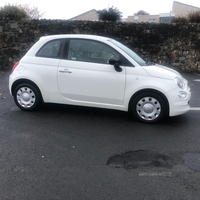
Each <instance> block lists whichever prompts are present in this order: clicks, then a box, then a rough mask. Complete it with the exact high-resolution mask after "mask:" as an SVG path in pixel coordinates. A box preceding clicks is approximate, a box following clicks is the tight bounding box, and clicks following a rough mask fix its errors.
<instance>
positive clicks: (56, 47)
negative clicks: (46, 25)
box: [36, 40, 61, 58]
mask: <svg viewBox="0 0 200 200" xmlns="http://www.w3.org/2000/svg"><path fill="white" fill-rule="evenodd" d="M36 56H37V57H47V58H60V56H61V40H52V41H50V42H47V43H46V44H44V45H43V46H42V48H40V50H39V51H38V52H37V54H36Z"/></svg>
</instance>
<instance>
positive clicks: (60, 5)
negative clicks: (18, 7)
mask: <svg viewBox="0 0 200 200" xmlns="http://www.w3.org/2000/svg"><path fill="white" fill-rule="evenodd" d="M177 1H178V2H181V3H185V4H188V5H192V6H196V7H199V8H200V0H177ZM8 3H10V4H15V3H17V4H29V5H30V7H37V8H38V9H39V10H40V11H41V12H44V16H43V18H46V19H70V18H72V17H75V16H77V15H79V14H82V13H84V12H87V11H89V10H92V9H95V10H102V9H104V8H108V7H112V6H113V7H116V8H117V9H118V10H119V11H121V12H122V13H123V18H126V17H127V16H131V15H133V14H134V13H136V12H137V11H139V10H144V11H146V12H148V13H149V14H151V15H154V14H160V13H169V12H170V11H171V9H172V5H173V0H124V1H123V0H109V1H108V0H70V1H67V0H54V1H44V0H1V1H0V7H2V6H4V5H5V4H8Z"/></svg>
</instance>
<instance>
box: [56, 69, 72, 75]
mask: <svg viewBox="0 0 200 200" xmlns="http://www.w3.org/2000/svg"><path fill="white" fill-rule="evenodd" d="M59 72H61V73H68V74H71V73H72V72H71V71H69V70H68V69H60V70H59Z"/></svg>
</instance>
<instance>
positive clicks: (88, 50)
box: [67, 39, 120, 64]
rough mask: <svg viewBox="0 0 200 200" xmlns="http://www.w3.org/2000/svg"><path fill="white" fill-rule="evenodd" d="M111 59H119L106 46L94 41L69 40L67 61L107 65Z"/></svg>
mask: <svg viewBox="0 0 200 200" xmlns="http://www.w3.org/2000/svg"><path fill="white" fill-rule="evenodd" d="M111 57H115V58H117V59H119V58H120V54H119V53H118V52H117V51H116V50H114V49H113V48H112V47H110V46H108V45H107V44H104V43H101V42H98V41H94V40H84V39H82V40H81V39H71V40H70V43H69V48H68V56H67V59H68V60H76V61H85V62H93V63H101V64H108V61H109V59H110V58H111Z"/></svg>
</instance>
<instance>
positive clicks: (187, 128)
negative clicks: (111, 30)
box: [0, 71, 200, 200]
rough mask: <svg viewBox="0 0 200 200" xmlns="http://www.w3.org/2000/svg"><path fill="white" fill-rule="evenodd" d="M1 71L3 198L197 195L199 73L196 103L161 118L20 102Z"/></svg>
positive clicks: (127, 199)
mask: <svg viewBox="0 0 200 200" xmlns="http://www.w3.org/2000/svg"><path fill="white" fill-rule="evenodd" d="M9 73H10V72H9V71H4V72H0V163H1V165H0V199H4V200H13V199H14V200H27V199H34V200H41V199H42V200H50V199H52V200H57V199H58V200H63V199H64V200H65V199H66V200H77V199H78V200H103V199H105V200H109V199H113V200H122V199H123V200H133V199H137V200H140V199H141V200H146V199H162V200H165V199H166V200H167V199H170V200H173V199H174V200H177V199H188V200H191V199H193V200H194V199H197V200H198V199H199V196H200V145H199V144H200V123H199V122H200V101H199V99H200V76H199V75H198V74H185V73H184V74H183V76H184V77H186V78H187V79H188V80H189V84H190V87H191V90H192V99H191V110H190V111H189V112H188V113H186V114H184V115H182V116H178V117H173V118H169V119H168V120H165V121H163V122H161V123H159V124H155V125H148V124H142V123H140V122H138V121H136V120H135V119H132V118H131V117H130V116H129V115H128V114H127V113H123V112H120V111H110V110H102V109H92V108H83V107H74V106H63V105H45V106H43V107H42V108H41V109H40V110H39V111H37V112H24V111H21V110H19V109H18V108H17V107H16V106H15V104H14V101H13V99H12V97H11V96H10V94H9V91H8V76H9Z"/></svg>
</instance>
